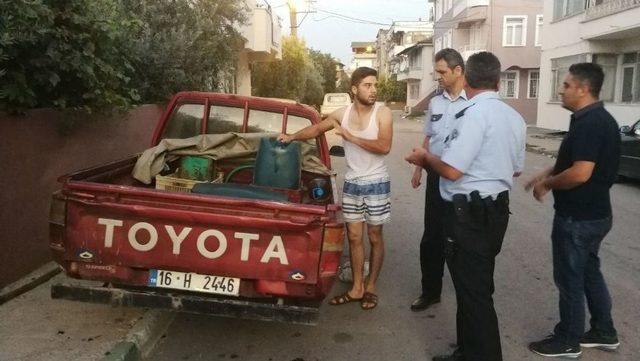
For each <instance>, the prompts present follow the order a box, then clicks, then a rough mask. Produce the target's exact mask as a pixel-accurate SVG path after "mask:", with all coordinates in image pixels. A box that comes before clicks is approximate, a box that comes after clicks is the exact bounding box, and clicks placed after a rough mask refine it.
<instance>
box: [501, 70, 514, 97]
mask: <svg viewBox="0 0 640 361" xmlns="http://www.w3.org/2000/svg"><path fill="white" fill-rule="evenodd" d="M500 96H501V97H503V98H505V99H518V71H516V70H513V71H505V72H503V73H502V74H500Z"/></svg>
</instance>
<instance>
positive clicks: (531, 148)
mask: <svg viewBox="0 0 640 361" xmlns="http://www.w3.org/2000/svg"><path fill="white" fill-rule="evenodd" d="M526 150H527V152H529V153H535V154H541V155H545V156H547V157H549V158H557V157H558V152H557V151H551V150H547V149H545V148H539V147H538V146H537V145H533V144H529V143H527V144H526Z"/></svg>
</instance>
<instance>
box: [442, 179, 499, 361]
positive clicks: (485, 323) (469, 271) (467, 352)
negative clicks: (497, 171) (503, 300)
mask: <svg viewBox="0 0 640 361" xmlns="http://www.w3.org/2000/svg"><path fill="white" fill-rule="evenodd" d="M508 198H509V196H508V193H507V192H503V193H501V194H500V196H499V197H498V200H496V201H493V200H491V198H487V199H483V200H479V201H477V202H466V201H465V202H460V203H456V205H455V206H454V204H453V203H451V202H446V203H445V233H446V235H447V238H450V239H451V240H453V241H454V243H450V240H449V239H447V241H446V242H447V244H446V249H445V253H446V257H447V263H448V266H449V270H450V271H451V276H452V278H453V284H454V287H455V290H456V299H457V302H458V311H457V314H456V323H457V325H456V326H457V336H458V341H457V342H458V347H459V348H460V349H461V351H462V352H463V355H464V360H465V361H501V360H502V349H501V346H500V333H499V331H498V318H497V316H496V312H495V309H494V308H493V297H492V295H493V291H494V284H493V271H494V266H495V257H496V256H497V255H498V253H500V249H501V247H502V240H503V238H504V234H505V231H506V229H507V224H508V222H509V205H508Z"/></svg>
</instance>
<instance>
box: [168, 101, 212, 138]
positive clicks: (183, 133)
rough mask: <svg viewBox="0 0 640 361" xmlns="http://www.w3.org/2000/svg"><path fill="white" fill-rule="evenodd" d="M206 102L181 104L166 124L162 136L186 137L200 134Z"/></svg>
mask: <svg viewBox="0 0 640 361" xmlns="http://www.w3.org/2000/svg"><path fill="white" fill-rule="evenodd" d="M202 118H204V104H182V105H179V106H178V107H177V108H176V109H175V110H174V112H173V114H172V115H171V118H169V120H168V121H167V124H166V125H165V129H164V133H163V134H162V138H163V139H164V138H175V139H184V138H190V137H194V136H196V135H198V134H200V132H201V129H202Z"/></svg>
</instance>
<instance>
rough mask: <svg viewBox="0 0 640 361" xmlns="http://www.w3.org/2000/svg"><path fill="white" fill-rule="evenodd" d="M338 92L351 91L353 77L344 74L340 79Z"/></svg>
mask: <svg viewBox="0 0 640 361" xmlns="http://www.w3.org/2000/svg"><path fill="white" fill-rule="evenodd" d="M336 92H338V93H351V78H349V77H348V76H344V77H342V78H341V79H340V82H339V83H338V86H337V87H336Z"/></svg>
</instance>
